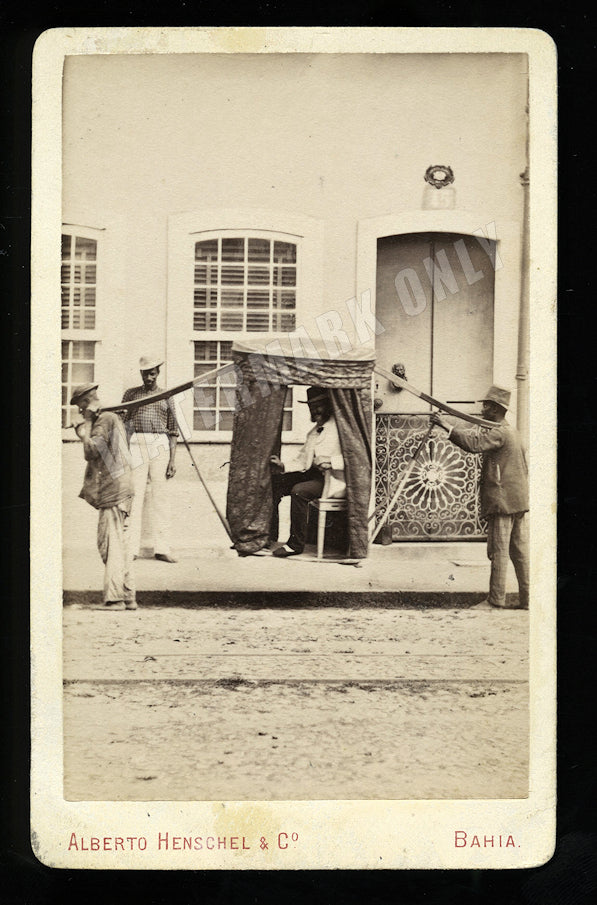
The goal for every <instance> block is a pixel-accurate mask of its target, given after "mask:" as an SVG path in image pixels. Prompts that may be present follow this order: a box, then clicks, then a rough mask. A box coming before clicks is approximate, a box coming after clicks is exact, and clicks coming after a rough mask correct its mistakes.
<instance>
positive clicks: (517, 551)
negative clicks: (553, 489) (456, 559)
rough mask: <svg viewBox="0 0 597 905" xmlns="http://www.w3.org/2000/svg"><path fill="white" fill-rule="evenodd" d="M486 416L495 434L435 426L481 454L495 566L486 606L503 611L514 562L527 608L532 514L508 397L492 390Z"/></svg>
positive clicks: (436, 419)
mask: <svg viewBox="0 0 597 905" xmlns="http://www.w3.org/2000/svg"><path fill="white" fill-rule="evenodd" d="M479 401H480V402H481V403H482V404H483V408H482V416H483V418H484V419H485V420H487V421H493V422H494V423H495V427H493V428H483V427H481V428H472V429H469V430H464V429H462V428H459V427H453V426H452V425H451V424H450V423H449V422H448V421H446V419H445V418H443V417H442V416H441V415H438V414H436V413H434V414H433V415H432V416H431V422H432V424H437V425H439V426H440V427H443V428H444V430H446V431H447V432H448V438H449V439H450V440H451V441H452V443H455V444H456V446H459V447H460V448H461V449H464V450H466V451H467V452H472V453H482V454H483V465H482V468H481V488H480V489H481V515H482V516H483V517H484V518H486V519H487V556H488V557H489V559H490V560H491V577H490V579H489V597H488V599H487V601H483V604H480V605H481V606H483V605H489V606H492V607H498V608H505V607H506V606H507V604H506V573H507V569H508V560H509V559H511V560H512V563H513V565H514V569H515V571H516V577H517V579H518V590H519V608H520V609H528V606H529V537H528V522H527V512H528V508H529V488H528V468H527V461H526V456H525V452H524V449H523V446H522V441H521V438H520V434H519V433H518V431H517V430H516V429H515V428H513V427H512V426H511V425H510V424H509V423H508V422H507V421H506V420H505V416H506V412H507V411H508V407H509V405H510V391H509V390H506V389H504V388H503V387H499V386H492V387H490V388H489V390H488V391H487V394H486V396H485V397H484V399H481V400H479Z"/></svg>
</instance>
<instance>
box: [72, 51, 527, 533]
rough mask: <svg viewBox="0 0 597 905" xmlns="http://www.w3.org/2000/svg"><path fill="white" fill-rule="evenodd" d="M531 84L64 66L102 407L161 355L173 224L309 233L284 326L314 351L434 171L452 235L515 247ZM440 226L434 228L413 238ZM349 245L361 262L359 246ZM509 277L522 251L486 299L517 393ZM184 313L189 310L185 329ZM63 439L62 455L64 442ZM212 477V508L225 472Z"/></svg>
mask: <svg viewBox="0 0 597 905" xmlns="http://www.w3.org/2000/svg"><path fill="white" fill-rule="evenodd" d="M526 73H527V61H526V57H525V56H524V55H516V54H509V55H504V54H465V55H462V54H433V55H417V54H413V55H408V54H254V55H251V54H247V55H236V54H235V55H227V54H197V55H186V54H184V55H146V54H139V55H105V56H101V55H98V56H73V57H68V58H67V59H66V62H65V68H64V91H63V97H64V113H63V123H64V130H63V135H64V143H63V219H64V221H65V223H70V224H74V225H75V227H76V225H77V224H78V225H83V226H86V227H91V228H98V229H99V230H100V231H101V232H100V234H99V235H100V236H101V240H100V241H101V249H102V257H101V259H100V261H98V270H99V273H100V277H99V282H98V303H97V304H98V336H99V337H100V339H101V342H100V344H99V345H98V351H97V360H96V374H95V379H96V380H98V381H99V382H100V385H101V387H100V389H101V393H102V398H103V399H104V401H109V402H113V401H117V400H118V399H119V398H120V394H121V393H122V390H123V389H124V388H125V387H127V386H130V385H133V384H136V383H138V382H139V373H138V364H137V362H138V358H139V355H140V354H141V353H142V352H143V351H145V350H148V349H156V350H157V351H165V350H166V349H167V348H169V347H170V348H172V335H171V336H170V341H169V339H168V336H167V330H168V305H169V299H170V305H171V304H172V297H173V292H174V293H175V292H176V288H175V287H176V281H177V279H178V275H177V274H172V273H169V261H170V262H172V260H175V259H176V251H177V250H176V248H174V249H173V248H172V243H173V241H174V240H173V238H172V236H173V234H174V232H175V231H174V232H173V229H172V224H173V223H178V222H181V219H182V221H184V220H185V216H186V217H187V219H188V220H189V222H192V221H193V219H194V218H195V217H197V218H198V219H199V221H201V218H202V216H203V215H204V213H205V212H206V211H216V212H217V211H220V210H221V211H224V210H225V211H228V212H234V211H243V212H247V211H249V212H250V211H254V212H257V211H261V212H266V216H267V217H269V218H271V220H272V222H274V223H275V222H276V219H277V218H278V217H279V218H280V221H282V220H284V221H289V220H290V219H291V218H297V219H298V220H300V219H301V218H302V219H304V220H305V221H307V220H308V219H309V218H311V220H312V222H313V224H315V225H316V229H315V231H314V233H313V235H315V234H316V235H317V245H318V247H319V246H321V247H320V257H321V273H320V274H319V270H318V269H317V268H316V269H317V274H316V275H315V276H313V273H311V274H310V276H311V285H310V288H309V292H307V293H305V294H304V296H303V297H302V298H301V299H300V307H299V309H298V310H297V325H299V326H301V327H305V328H306V329H307V331H308V332H309V333H312V334H313V335H317V332H318V328H317V323H316V321H315V318H316V317H317V316H318V315H321V314H323V313H325V312H328V311H333V310H337V311H338V312H339V313H340V315H341V317H342V320H343V326H344V327H345V329H346V330H347V332H348V333H349V334H350V332H351V330H352V326H353V325H352V321H351V320H350V317H348V315H347V308H346V304H345V303H346V301H347V300H348V299H351V298H352V297H353V296H355V294H357V293H358V294H359V297H360V295H361V293H362V292H365V291H367V290H369V289H371V291H372V292H373V294H374V290H375V285H374V283H375V261H374V252H373V248H374V242H375V235H379V234H383V228H381V227H379V228H378V227H377V226H376V224H377V223H379V222H382V221H383V222H387V223H389V224H391V223H397V222H399V223H400V230H397V231H401V232H408V231H410V230H411V226H410V225H409V224H411V223H412V224H413V225H412V231H416V230H417V229H419V228H421V222H420V221H421V217H420V215H421V210H422V207H423V196H424V191H425V189H426V184H425V182H424V180H423V176H424V173H425V170H426V169H427V167H428V166H430V165H433V164H444V165H449V166H451V167H452V169H453V171H454V174H455V183H454V189H455V201H454V213H453V215H449V216H448V220H449V222H450V224H452V225H453V224H454V223H456V224H458V223H460V222H465V223H466V224H468V226H469V227H470V230H471V231H472V230H474V229H476V228H480V229H485V228H486V226H487V224H488V223H490V222H493V223H495V228H496V231H497V234H498V236H499V235H500V224H501V223H504V224H508V226H507V228H506V229H507V232H508V236H510V237H511V236H513V235H516V229H514V231H513V226H512V225H513V224H514V225H516V224H518V225H519V227H520V226H521V220H522V203H523V198H522V188H521V185H520V179H519V174H520V173H522V171H523V170H524V168H525V165H526V160H525V129H526V119H525V102H526ZM427 191H429V190H427ZM182 215H185V216H182ZM243 216H245V214H243ZM255 216H257V215H255ZM417 218H418V219H417ZM435 222H438V223H440V224H441V222H442V215H441V214H440V215H438V217H437V218H435V219H434V218H433V216H432V217H431V219H429V220H425V222H424V223H423V228H428V224H429V223H431V224H432V226H433V224H434V223H435ZM363 223H364V224H365V227H364V228H363ZM367 224H372V225H369V226H367ZM217 226H218V224H217V223H215V224H214V227H217ZM359 230H360V231H361V234H366V235H368V236H369V240H370V244H369V245H367V244H366V243H365V245H363V243H362V241H361V244H360V245H359ZM510 241H511V240H510ZM363 258H364V259H363ZM519 260H520V259H519V254H518V252H517V253H516V254H514V255H513V256H511V257H510V258H509V259H507V260H505V261H504V262H503V263H504V267H503V271H502V272H500V280H501V281H502V283H503V285H504V287H505V291H503V292H502V293H501V296H500V299H499V300H497V299H496V304H497V305H498V308H499V310H498V308H496V331H497V333H496V348H495V360H496V362H497V364H496V367H497V369H498V372H499V376H500V377H501V379H503V380H509V382H510V384H511V385H512V387H514V378H515V373H514V367H515V348H514V346H515V344H516V342H515V340H516V333H517V320H518V306H519V295H520V292H519V289H520V274H519V269H518V268H519ZM370 284H371V285H370ZM173 287H174V288H173ZM191 310H192V300H191V299H189V320H190V318H191ZM500 325H502V326H503V327H504V329H502V327H500ZM170 329H171V331H172V329H173V328H172V324H171V325H170ZM182 333H184V331H182ZM182 333H181V336H182ZM189 336H190V332H189ZM230 338H231V339H232V338H233V335H231V336H230ZM502 341H503V342H502ZM500 343H502V345H504V346H507V347H508V348H507V350H506V352H504V353H501V352H500V348H501V346H500ZM175 347H176V344H175ZM178 348H179V349H180V355H179V356H175V357H176V358H177V359H178V358H179V359H180V360H178V361H174V362H172V361H171V362H170V367H168V363H167V364H166V367H165V369H164V371H163V373H162V378H161V382H162V384H163V385H168V384H170V385H172V383H173V382H177V381H178V380H179V379H188V378H189V377H190V376H192V375H191V374H190V373H188V372H187V364H186V358H185V356H186V355H187V352H186V351H185V348H186V347H184V345H183V339H181V340H180V343H179V344H178ZM295 409H298V410H300V412H299V411H297V413H296V418H295V432H294V435H293V436H292V437H287V438H286V439H287V440H288V439H294V441H297V440H298V439H299V437H300V436H301V435H302V434H304V428H305V427H306V420H307V414H306V412H305V411H304V409H306V406H295ZM64 436H65V439H70V440H73V439H74V436H73V432H72V431H70V432H67V431H65V432H64ZM212 439H213V440H216V439H217V438H216V437H213V438H212ZM226 449H227V447H226V445H221V446H220V445H218V446H215V445H214V446H212V447H207V448H204V450H202V451H201V452H200V457H201V463H200V465H201V467H207V469H208V471H209V470H210V468H211V465H212V464H213V463H214V462H216V461H217V462H218V463H219V462H225V461H226V459H227V454H226ZM180 452H181V453H184V450H181V451H180ZM80 459H81V456H80V449H79V446H78V444H76V443H68V444H66V446H65V457H64V469H65V491H66V489H67V488H68V491H69V492H68V493H66V497H68V498H70V499H71V503H70V504H68V505H67V506H66V508H65V531H66V533H67V534H68V530H69V529H68V525H69V524H75V523H76V524H80V523H79V522H77V519H76V518H74V515H75V510H76V512H77V513H79V516H80V515H81V510H83V509H85V507H84V505H83V504H82V503H81V501H77V499H76V493H75V490H76V489H77V486H78V482H79V480H80V475H81V474H82V462H81V461H80ZM183 470H184V473H185V474H186V470H187V469H186V468H184V467H183ZM211 472H213V473H211ZM211 472H210V475H209V477H210V481H213V482H214V484H215V486H216V493H218V494H219V495H220V497H221V501H222V503H223V502H224V494H225V472H226V469H224V468H223V469H220V468H219V467H218V468H215V467H214V468H211ZM185 485H186V482H185ZM182 486H183V485H182V483H181V487H182ZM71 491H72V494H71ZM73 507H74V509H73ZM71 510H72V511H71ZM87 515H88V521H89V525H88V526H87V528H88V533H89V536H90V537H91V536H92V531H93V523H94V520H93V518H92V516H93V513H92V512H91V510H90V512H89V513H88V514H87ZM71 516H73V518H72V519H71Z"/></svg>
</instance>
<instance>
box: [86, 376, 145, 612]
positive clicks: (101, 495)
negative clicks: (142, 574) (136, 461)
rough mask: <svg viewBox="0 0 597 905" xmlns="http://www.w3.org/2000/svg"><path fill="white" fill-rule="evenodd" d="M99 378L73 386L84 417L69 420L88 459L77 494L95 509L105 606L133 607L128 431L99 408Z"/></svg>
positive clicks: (131, 491)
mask: <svg viewBox="0 0 597 905" xmlns="http://www.w3.org/2000/svg"><path fill="white" fill-rule="evenodd" d="M97 387H98V385H97V383H85V384H82V385H81V386H78V387H75V389H74V391H73V395H72V397H71V400H70V404H71V405H76V406H78V408H79V411H80V412H81V414H82V415H83V417H84V421H82V422H81V423H80V424H76V425H73V427H74V428H75V431H76V432H77V436H78V437H79V438H80V439H81V440H82V441H83V453H84V456H85V459H86V461H87V467H86V469H85V477H84V479H83V489H82V490H81V493H80V494H79V496H80V497H82V499H84V500H85V501H86V502H88V503H89V504H90V505H91V506H93V507H94V509H97V510H99V520H98V526H97V547H98V550H99V552H100V556H101V558H102V561H103V562H104V564H105V567H106V568H105V571H104V607H103V609H104V610H106V611H107V610H124V609H127V610H136V609H137V602H136V599H135V582H134V576H133V570H132V556H131V554H130V549H129V545H128V542H127V541H128V530H127V527H128V526H127V522H128V514H129V512H130V508H131V503H132V497H133V481H132V476H131V466H130V459H129V450H128V444H127V438H126V432H125V429H124V426H123V424H122V421H121V420H120V418H119V417H118V415H116V414H114V413H113V412H102V411H100V402H99V398H98V395H97Z"/></svg>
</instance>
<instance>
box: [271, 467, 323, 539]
mask: <svg viewBox="0 0 597 905" xmlns="http://www.w3.org/2000/svg"><path fill="white" fill-rule="evenodd" d="M322 492H323V475H322V473H321V472H320V470H319V469H318V468H315V467H313V468H310V469H309V470H308V471H288V472H285V473H284V474H272V493H273V498H274V499H273V502H274V508H273V512H272V523H271V528H270V541H276V540H278V529H279V516H278V506H279V505H280V500H281V499H282V497H285V496H289V495H290V537H289V538H288V541H287V543H288V546H289V547H292V549H293V550H297V551H298V552H299V553H300V552H301V551H302V550H303V549H304V546H305V543H306V540H307V519H308V515H309V501H310V500H317V499H319V497H320V496H321V494H322Z"/></svg>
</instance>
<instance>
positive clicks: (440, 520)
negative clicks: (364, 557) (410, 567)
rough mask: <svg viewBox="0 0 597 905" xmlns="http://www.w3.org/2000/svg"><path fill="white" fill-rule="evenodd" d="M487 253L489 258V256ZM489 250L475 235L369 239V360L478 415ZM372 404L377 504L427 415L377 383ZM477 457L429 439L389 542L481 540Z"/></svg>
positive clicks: (487, 344) (484, 375)
mask: <svg viewBox="0 0 597 905" xmlns="http://www.w3.org/2000/svg"><path fill="white" fill-rule="evenodd" d="M488 252H489V253H488ZM492 253H493V254H495V248H494V247H493V248H492V246H491V245H489V246H488V245H487V243H485V245H484V246H482V245H481V244H480V243H479V242H478V241H477V240H476V238H475V237H474V236H467V235H456V234H448V233H424V234H423V233H418V234H410V235H405V236H388V237H384V238H382V239H379V240H378V248H377V306H376V315H377V318H378V320H379V321H380V323H381V324H382V326H383V328H384V330H383V332H382V333H380V334H379V335H378V336H377V341H376V342H377V345H376V356H377V360H378V362H379V364H381V365H382V367H384V368H386V369H388V370H391V368H392V365H394V364H398V363H400V364H403V365H404V367H405V370H406V377H407V379H408V380H409V381H410V382H412V384H413V385H414V386H416V387H417V388H418V389H420V390H423V391H424V392H426V393H429V394H430V395H433V396H435V397H436V398H438V399H442V400H444V401H445V402H449V403H451V404H453V405H454V406H455V407H457V408H460V409H462V410H464V411H468V412H471V413H480V406H479V403H478V402H477V400H478V399H479V398H480V396H481V395H482V394H483V393H484V392H485V391H486V389H487V387H488V386H489V385H490V384H491V382H492V374H493V304H494V268H493V261H492V259H491V257H490V256H491V254H492ZM376 397H377V399H378V400H381V402H382V404H381V408H379V409H378V410H377V414H376V505H383V503H384V502H386V501H389V499H390V498H391V495H392V493H393V491H394V490H395V488H396V486H397V484H398V481H399V480H400V476H401V473H402V471H403V469H404V468H405V466H406V464H407V462H408V460H409V457H410V456H411V455H412V453H413V451H414V449H415V448H416V446H417V445H418V443H419V441H420V439H421V436H422V434H423V433H424V431H425V430H426V428H427V427H428V424H429V419H428V416H427V413H428V412H429V411H430V407H429V406H427V405H425V404H422V403H421V401H420V400H419V399H417V398H416V397H415V396H413V395H411V394H410V393H408V392H406V391H404V390H402V391H396V390H395V389H393V388H392V386H391V385H390V384H389V383H387V382H386V381H383V380H382V379H379V380H378V382H377V387H376ZM480 464H481V463H480V457H478V456H474V455H471V454H465V453H463V452H462V451H461V450H459V449H458V448H457V447H456V446H454V444H452V443H450V442H449V441H448V440H447V439H446V438H445V434H443V432H441V431H439V430H438V431H437V432H436V433H435V434H434V436H433V438H432V439H431V440H430V441H429V443H428V444H427V447H426V449H425V451H424V453H423V454H422V455H421V457H420V459H419V461H418V464H417V466H416V467H415V469H414V470H413V472H412V475H411V478H410V480H409V482H408V483H407V485H406V487H405V488H404V493H403V494H402V496H401V498H400V500H399V501H398V502H397V505H396V507H395V508H394V510H393V513H392V515H391V518H390V524H391V526H392V536H393V539H394V540H399V539H404V540H406V539H408V540H430V539H436V540H448V539H450V540H452V539H453V540H463V539H477V538H482V537H483V536H484V525H483V524H482V522H481V519H480V515H479V500H478V476H479V470H480Z"/></svg>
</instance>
